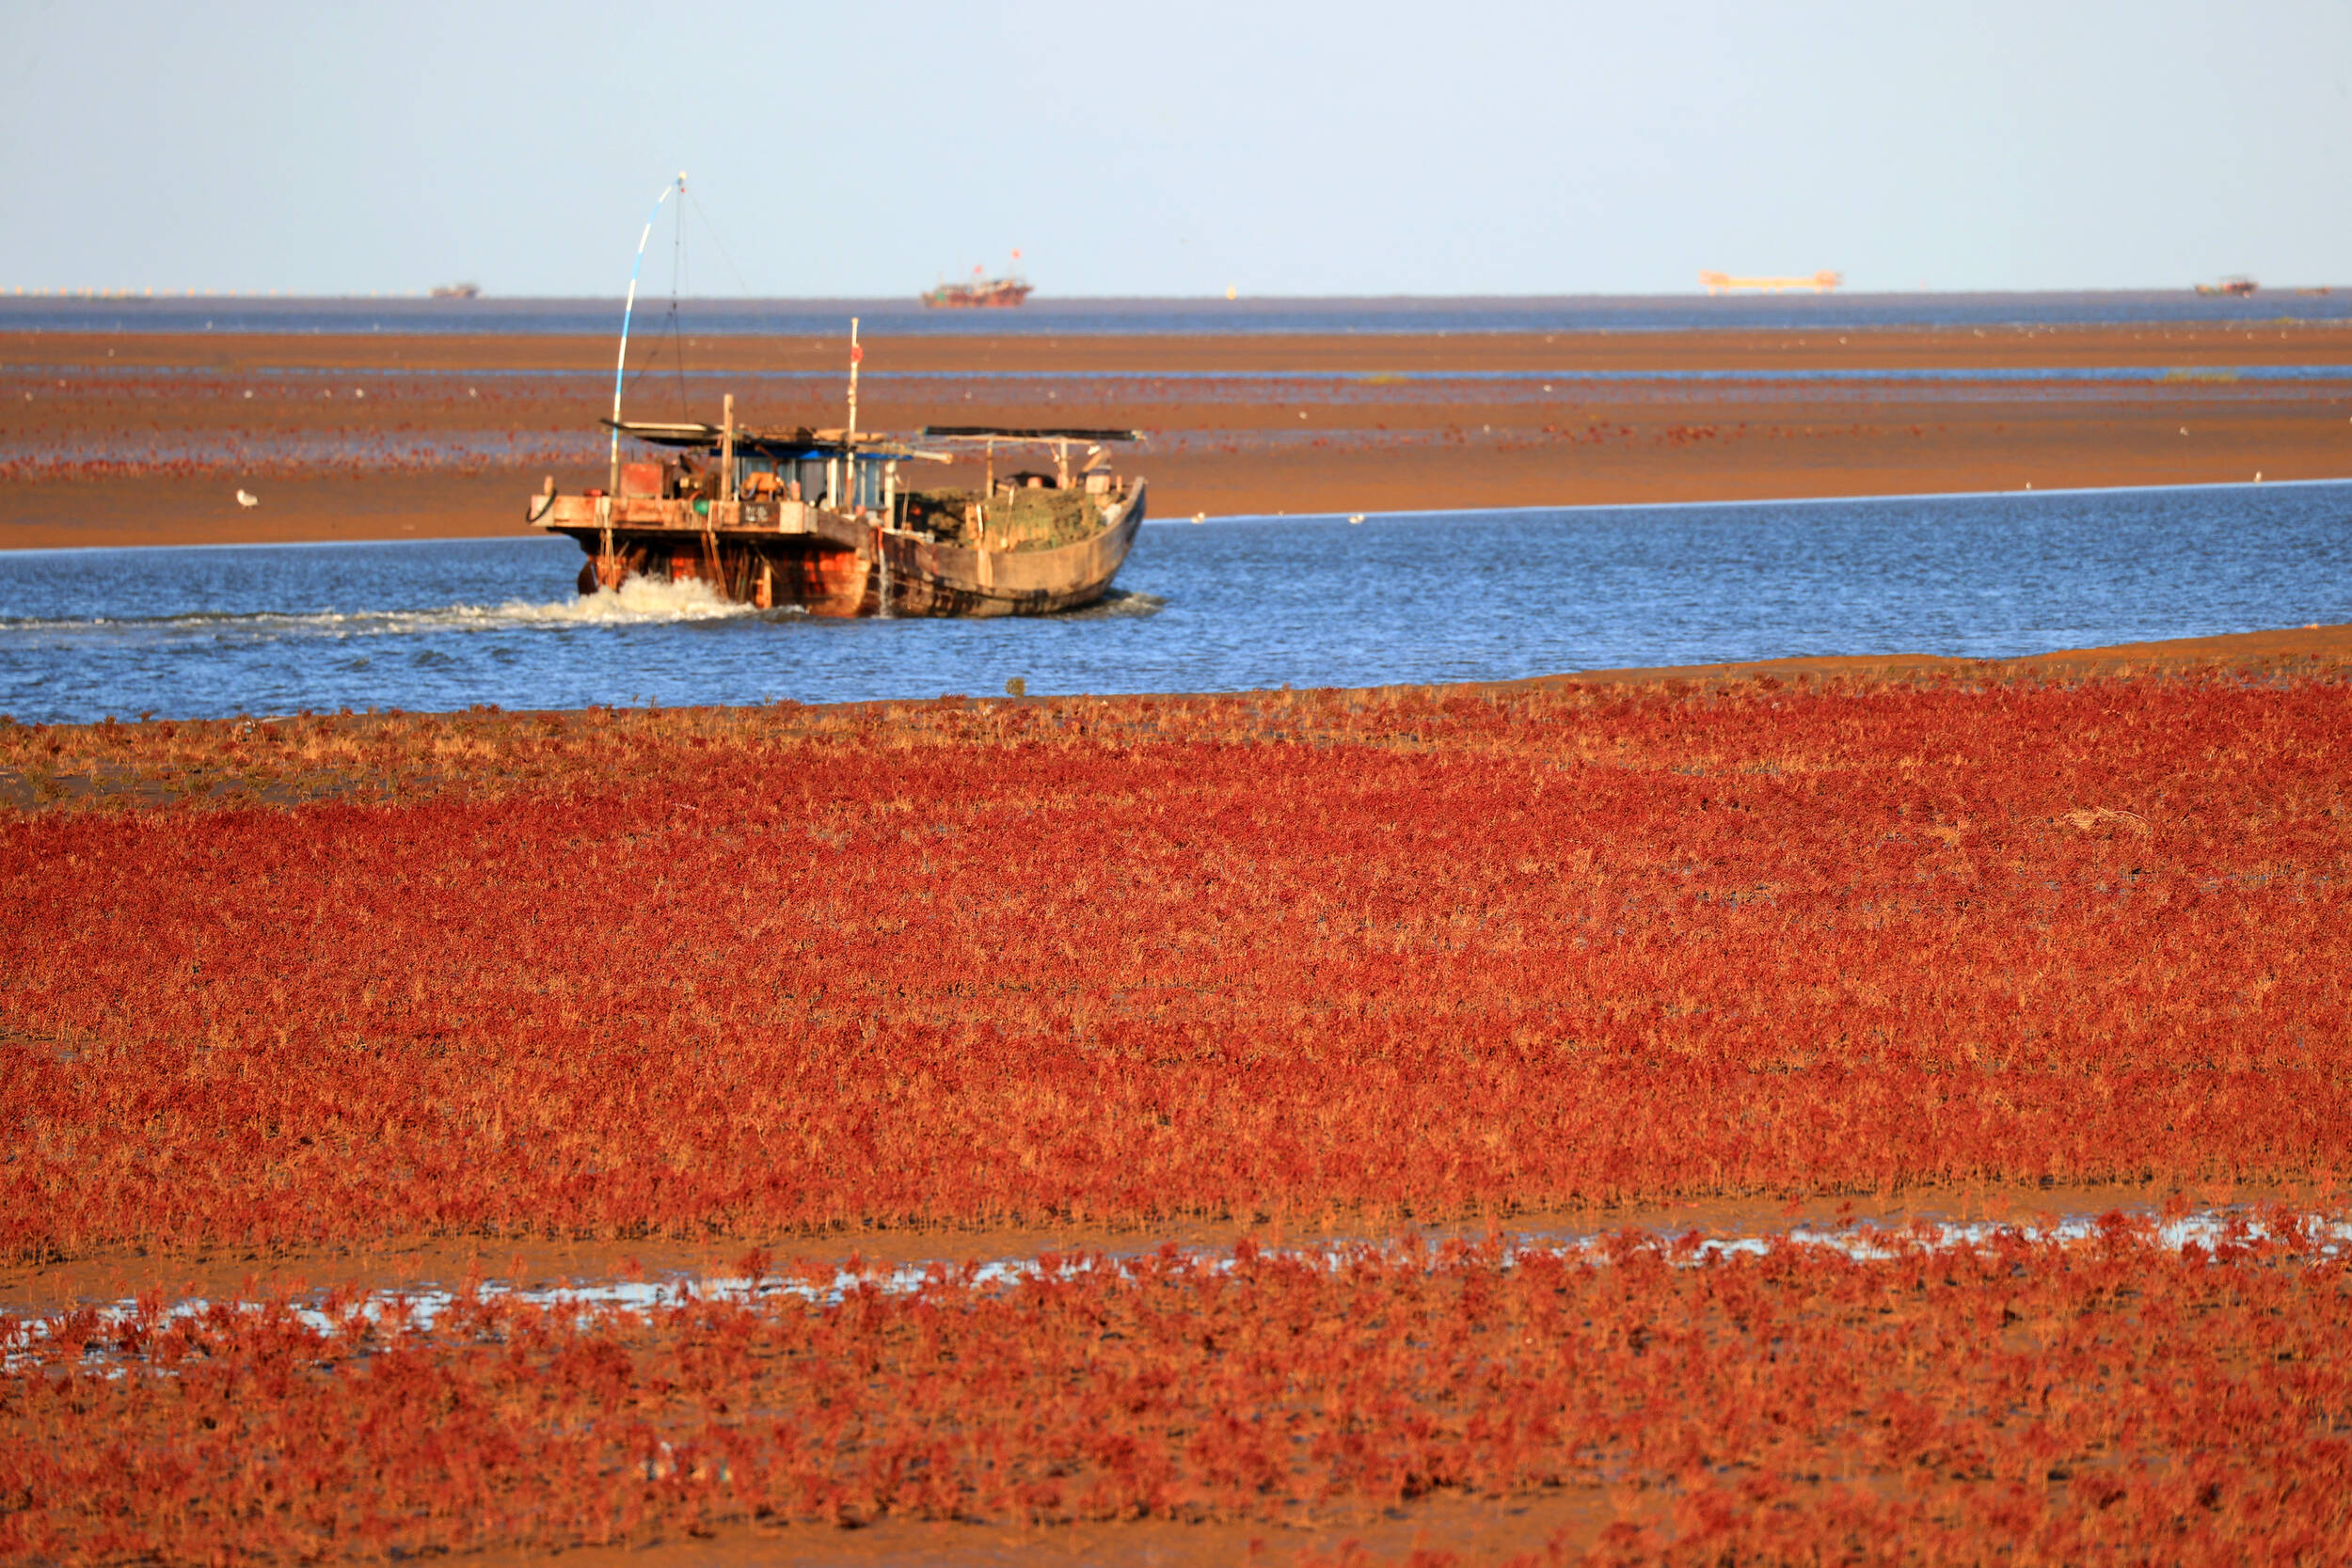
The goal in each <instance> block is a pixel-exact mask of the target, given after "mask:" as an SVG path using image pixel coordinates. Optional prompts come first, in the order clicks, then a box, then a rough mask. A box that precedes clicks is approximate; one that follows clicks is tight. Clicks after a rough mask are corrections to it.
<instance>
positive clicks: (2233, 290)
mask: <svg viewBox="0 0 2352 1568" xmlns="http://www.w3.org/2000/svg"><path fill="white" fill-rule="evenodd" d="M2261 287H2262V285H2261V284H2259V283H2257V282H2255V281H2254V280H2253V279H2252V278H2250V277H2225V278H2223V279H2222V280H2221V281H2220V282H2218V283H2200V284H2198V285H2197V292H2198V293H2201V294H2226V295H2228V296H2229V297H2230V298H2232V299H2244V298H2246V297H2247V296H2248V295H2249V294H2251V293H2253V292H2254V291H2255V290H2256V289H2259V288H2261Z"/></svg>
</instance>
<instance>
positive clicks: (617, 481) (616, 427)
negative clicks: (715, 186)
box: [604, 169, 686, 553]
mask: <svg viewBox="0 0 2352 1568" xmlns="http://www.w3.org/2000/svg"><path fill="white" fill-rule="evenodd" d="M685 188H686V171H685V170H684V169H680V170H678V177H677V178H676V179H675V181H673V182H670V183H669V184H666V185H664V186H662V187H661V194H660V196H658V197H656V198H654V203H653V211H652V212H650V213H647V214H645V231H644V233H642V234H640V235H638V236H637V260H636V261H632V262H630V263H629V268H628V303H626V304H624V305H623V306H622V307H621V351H620V354H619V356H618V357H617V360H616V362H615V363H614V364H613V367H612V475H611V477H610V479H609V480H608V482H607V483H606V487H605V492H604V493H605V494H606V495H608V496H617V495H619V494H620V493H621V377H622V375H623V374H624V373H626V372H628V318H629V317H630V315H632V314H633V313H634V312H635V311H636V309H637V274H638V271H639V270H640V269H641V268H643V267H644V264H645V242H646V241H648V240H650V239H652V238H653V220H654V219H656V218H658V217H660V215H661V204H662V203H663V202H665V201H667V200H669V199H670V193H671V192H672V191H682V190H684V189H685ZM607 553H610V547H609V546H608V551H607Z"/></svg>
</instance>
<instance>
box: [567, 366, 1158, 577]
mask: <svg viewBox="0 0 2352 1568" xmlns="http://www.w3.org/2000/svg"><path fill="white" fill-rule="evenodd" d="M604 423H605V424H606V425H607V426H609V427H610V428H611V429H612V431H613V432H614V434H615V436H628V437H629V438H630V439H632V440H635V441H640V442H643V443H644V444H645V445H647V446H651V447H655V448H659V449H663V450H664V451H668V452H670V453H672V454H673V455H670V456H667V457H665V458H661V459H656V460H638V461H630V462H625V463H616V464H615V465H614V474H613V480H614V483H612V485H611V487H610V493H608V492H607V491H606V490H589V491H587V492H586V493H584V494H581V495H577V496H564V495H559V494H557V493H556V491H555V482H554V480H553V479H552V478H550V479H549V480H548V486H547V488H546V489H545V490H543V491H542V492H541V493H540V494H539V495H536V496H533V497H532V498H531V500H530V502H529V512H528V520H529V521H530V522H531V523H532V525H533V526H535V527H538V528H541V529H544V530H546V531H548V532H550V533H561V534H564V535H566V536H567V537H569V538H571V539H574V540H577V541H578V542H579V544H580V548H581V549H582V550H583V551H584V552H586V554H587V556H588V562H587V563H586V564H585V565H583V566H582V567H581V568H580V592H581V593H582V594H594V593H596V592H597V591H599V590H618V589H619V588H620V586H621V584H622V583H623V582H624V581H626V580H627V579H628V578H630V577H632V576H634V577H647V578H654V579H655V580H657V581H667V582H685V581H690V580H694V581H701V582H704V583H707V584H708V585H709V587H710V589H711V590H712V591H713V592H714V593H716V594H718V595H719V596H721V597H722V598H725V599H729V600H732V601H734V602H736V603H739V604H748V605H752V606H754V607H755V608H757V609H761V610H771V609H777V610H780V609H787V608H791V607H798V608H800V609H802V610H806V611H807V612H808V613H810V614H814V615H825V616H843V617H847V616H868V615H883V616H893V615H907V616H916V615H959V616H994V615H1044V614H1051V613H1052V612H1054V611H1056V610H1074V609H1077V608H1079V607H1080V606H1083V605H1087V604H1091V603H1092V602H1094V601H1095V600H1096V599H1099V598H1101V597H1102V596H1103V594H1104V593H1105V592H1106V591H1107V590H1108V589H1109V587H1110V585H1111V578H1113V577H1114V576H1116V575H1117V574H1118V571H1119V568H1120V564H1121V563H1122V562H1124V561H1125V560H1126V558H1127V552H1128V550H1129V548H1130V547H1132V546H1133V545H1134V543H1135V538H1136V530H1137V529H1138V528H1139V527H1140V526H1141V525H1142V522H1143V511H1144V482H1143V481H1142V480H1141V479H1134V480H1129V479H1125V478H1122V477H1120V475H1119V474H1117V473H1115V472H1113V471H1112V467H1111V460H1110V453H1109V451H1108V444H1109V443H1112V442H1120V441H1139V440H1141V439H1142V435H1141V433H1140V432H1137V431H1133V430H1088V429H1074V428H1069V429H1064V428H1055V429H1009V428H994V427H983V426H970V427H966V426H955V427H937V426H934V427H929V428H926V429H925V430H923V431H922V432H921V433H920V435H919V436H916V437H914V438H906V437H898V436H884V435H874V434H867V433H865V432H861V431H858V430H856V429H854V428H847V429H841V430H811V429H805V428H792V429H778V430H763V429H754V428H749V427H742V426H738V425H737V424H736V422H735V400H734V399H733V398H732V397H730V398H728V399H727V400H726V403H725V417H724V420H723V422H722V423H720V424H716V425H709V424H693V423H677V424H663V423H648V422H644V421H623V420H605V421H604ZM1073 448H1076V449H1078V451H1077V452H1076V453H1075V454H1074V455H1075V456H1076V457H1077V459H1078V467H1077V470H1076V471H1075V472H1073V468H1072V459H1073ZM1000 449H1006V450H1008V451H1039V450H1043V451H1049V452H1050V453H1051V464H1052V467H1051V469H1050V471H1048V470H1046V469H1042V468H1040V469H1035V470H1022V471H1018V472H1014V473H1012V474H1009V476H1007V477H1005V478H1004V479H1001V480H1000V479H999V478H998V477H997V474H996V458H997V455H998V452H999V450H1000ZM958 460H961V461H965V462H972V461H977V462H978V463H980V464H981V465H982V466H983V478H982V483H981V484H980V485H979V487H977V489H958V488H952V487H933V488H920V487H916V486H913V485H910V484H908V483H906V482H905V481H906V479H907V478H909V477H911V476H910V475H906V474H902V472H901V468H902V466H912V465H914V464H917V463H951V462H955V461H958Z"/></svg>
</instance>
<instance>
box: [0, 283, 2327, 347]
mask: <svg viewBox="0 0 2352 1568" xmlns="http://www.w3.org/2000/svg"><path fill="white" fill-rule="evenodd" d="M672 305H673V302H672V301H671V300H669V299H668V298H657V297H653V296H650V295H642V296H640V297H639V299H638V301H637V325H638V328H639V330H641V331H646V330H653V329H656V328H658V327H659V326H660V324H661V323H662V322H664V321H665V320H667V318H668V314H669V311H670V309H671V308H672ZM675 305H676V309H677V311H678V315H679V317H680V320H681V323H682V324H683V325H687V326H690V327H691V328H692V329H693V330H694V331H696V332H701V333H710V334H716V335H729V334H739V333H792V334H805V335H812V336H817V337H828V336H833V335H836V334H838V333H840V332H841V331H842V330H843V328H844V327H845V326H846V325H847V324H848V322H849V319H850V317H851V316H858V317H860V318H862V319H863V320H864V322H865V324H866V331H867V333H868V334H870V335H874V336H881V337H915V336H923V335H929V334H935V333H945V334H982V335H988V336H997V335H1022V336H1038V337H1051V336H1056V335H1062V336H1079V337H1083V336H1089V335H1096V334H1114V333H1175V334H1196V333H1210V334H1224V333H1240V334H1248V333H1264V332H1373V333H1378V332H1579V331H1595V330H1608V331H1619V332H1654V331H1662V330H1673V329H1677V328H1705V327H1712V328H1723V327H1781V326H1788V327H1807V326H1815V327H1839V326H1848V327H1857V326H1858V327H1868V326H2003V325H2046V326H2059V325H2110V324H2120V323H2150V324H2158V323H2164V322H2243V323H2246V324H2249V325H2253V324H2256V323H2261V322H2270V321H2277V320H2280V319H2289V320H2296V321H2342V320H2344V319H2347V318H2352V289H2333V290H2330V291H2329V292H2328V293H2304V292H2300V291H2297V290H2293V289H2276V290H2270V291H2266V292H2265V293H2258V294H2255V295H2252V296H2251V297H2249V298H2244V299H2231V298H2225V297H2223V296H2220V295H2216V294H2200V293H2195V292H2193V291H2191V290H2188V289H2163V290H2107V291H2100V292H2085V293H1980V294H1934V293H1900V294H1859V293H1829V294H1747V295H1740V294H1724V295H1721V296H1718V297H1713V298H1710V297H1708V295H1705V294H1587V295H1568V296H1561V297H1554V298H1542V299H1507V298H1499V299H1465V298H1440V299H1413V298H1399V299H1242V300H1224V299H1054V298H1050V297H1047V296H1043V295H1041V296H1039V297H1037V298H1034V299H1032V300H1030V301H1029V303H1028V304H1026V305H1025V306H1023V307H1021V308H1020V309H1013V310H927V309H924V308H923V306H922V305H921V303H920V302H918V301H917V300H915V299H914V298H913V297H903V298H898V299H687V300H681V301H677V302H675ZM620 324H621V301H620V298H619V296H617V295H615V296H614V297H613V298H612V299H501V298H484V299H468V300H432V299H269V298H261V299H256V298H250V297H241V298H213V299H186V298H178V299H173V298H163V299H148V298H143V297H142V298H135V299H132V298H124V299H66V298H56V297H49V298H39V297H35V296H32V295H22V296H19V295H10V296H8V297H7V298H5V299H0V331H18V332H23V331H44V332H204V331H215V332H286V333H294V332H372V331H373V332H447V333H454V334H460V335H463V334H469V333H471V334H485V333H514V332H520V333H586V334H588V335H590V336H596V335H598V334H603V333H614V332H618V331H619V329H620Z"/></svg>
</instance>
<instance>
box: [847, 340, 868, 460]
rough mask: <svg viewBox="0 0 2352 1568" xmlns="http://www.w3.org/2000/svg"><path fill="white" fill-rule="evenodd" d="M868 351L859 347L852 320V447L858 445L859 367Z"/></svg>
mask: <svg viewBox="0 0 2352 1568" xmlns="http://www.w3.org/2000/svg"><path fill="white" fill-rule="evenodd" d="M865 357H866V351H865V350H864V349H862V348H860V347H858V346H857V318H856V317H855V316H851V317H850V445H851V446H853V447H854V446H856V445H857V365H858V361H859V360H861V359H863V358H865Z"/></svg>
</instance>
